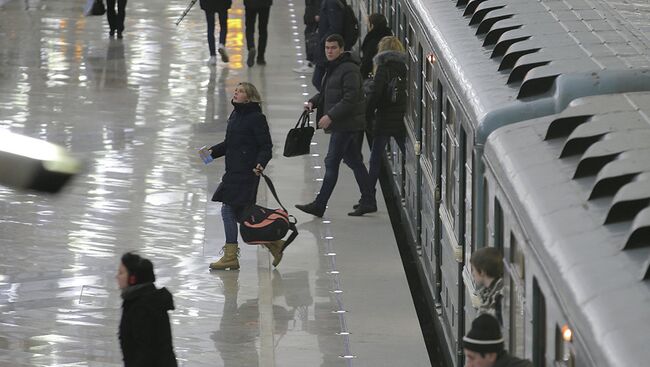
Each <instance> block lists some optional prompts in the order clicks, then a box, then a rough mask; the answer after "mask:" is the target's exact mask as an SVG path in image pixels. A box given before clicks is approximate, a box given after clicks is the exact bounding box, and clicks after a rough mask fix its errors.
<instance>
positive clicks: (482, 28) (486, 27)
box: [476, 14, 513, 36]
mask: <svg viewBox="0 0 650 367" xmlns="http://www.w3.org/2000/svg"><path fill="white" fill-rule="evenodd" d="M512 17H513V15H512V14H507V15H500V16H498V17H494V18H488V19H485V20H483V21H482V22H481V24H480V25H479V26H478V29H477V30H476V35H477V36H481V35H484V34H486V33H488V32H489V31H490V30H491V29H492V27H493V26H494V25H495V24H496V23H497V22H498V21H500V20H504V19H509V18H512Z"/></svg>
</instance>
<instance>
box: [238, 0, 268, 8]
mask: <svg viewBox="0 0 650 367" xmlns="http://www.w3.org/2000/svg"><path fill="white" fill-rule="evenodd" d="M271 5H273V0H244V7H246V8H252V9H259V8H268V7H269V6H271Z"/></svg>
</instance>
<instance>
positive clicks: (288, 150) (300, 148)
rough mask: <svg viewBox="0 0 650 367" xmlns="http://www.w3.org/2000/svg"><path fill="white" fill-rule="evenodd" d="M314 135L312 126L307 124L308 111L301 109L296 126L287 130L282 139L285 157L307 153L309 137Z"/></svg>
mask: <svg viewBox="0 0 650 367" xmlns="http://www.w3.org/2000/svg"><path fill="white" fill-rule="evenodd" d="M313 136H314V128H313V127H311V126H309V111H307V110H305V111H303V113H302V115H300V118H299V119H298V122H297V123H296V126H295V127H294V128H293V129H291V130H289V133H288V134H287V139H286V140H285V141H284V153H283V155H284V156H285V157H295V156H298V155H304V154H309V147H310V146H311V138H312V137H313Z"/></svg>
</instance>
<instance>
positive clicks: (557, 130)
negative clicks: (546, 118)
mask: <svg viewBox="0 0 650 367" xmlns="http://www.w3.org/2000/svg"><path fill="white" fill-rule="evenodd" d="M592 117H593V115H577V116H567V117H561V118H558V119H555V120H553V121H551V124H550V125H549V126H548V130H546V136H545V137H544V140H550V139H556V138H563V137H567V136H569V135H571V133H572V132H573V130H575V129H576V127H578V126H580V125H582V124H584V123H585V122H587V121H589V120H590V119H591V118H592Z"/></svg>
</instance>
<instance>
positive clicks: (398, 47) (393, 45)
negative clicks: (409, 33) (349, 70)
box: [372, 36, 405, 74]
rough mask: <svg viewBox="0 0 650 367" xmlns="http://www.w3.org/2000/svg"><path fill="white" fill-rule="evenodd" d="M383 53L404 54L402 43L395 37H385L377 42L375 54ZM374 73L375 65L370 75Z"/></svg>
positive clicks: (375, 70)
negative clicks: (395, 52) (394, 52)
mask: <svg viewBox="0 0 650 367" xmlns="http://www.w3.org/2000/svg"><path fill="white" fill-rule="evenodd" d="M384 51H397V52H405V50H404V46H402V42H400V41H399V39H398V38H397V37H395V36H386V37H383V38H382V39H381V40H380V41H379V44H378V45H377V53H380V52H384ZM376 72H377V64H374V65H373V67H372V73H373V74H375V73H376Z"/></svg>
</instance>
